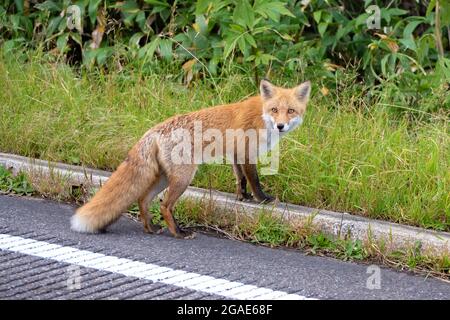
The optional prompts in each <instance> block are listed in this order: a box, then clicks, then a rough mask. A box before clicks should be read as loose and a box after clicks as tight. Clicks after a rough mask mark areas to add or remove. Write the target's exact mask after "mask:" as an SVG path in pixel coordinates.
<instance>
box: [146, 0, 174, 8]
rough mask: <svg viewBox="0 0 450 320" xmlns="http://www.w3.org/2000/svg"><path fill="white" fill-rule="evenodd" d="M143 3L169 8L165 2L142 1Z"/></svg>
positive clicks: (155, 0) (156, 0)
mask: <svg viewBox="0 0 450 320" xmlns="http://www.w3.org/2000/svg"><path fill="white" fill-rule="evenodd" d="M144 2H145V3H148V4H153V5H157V6H162V7H167V8H170V4H168V3H167V1H159V0H144Z"/></svg>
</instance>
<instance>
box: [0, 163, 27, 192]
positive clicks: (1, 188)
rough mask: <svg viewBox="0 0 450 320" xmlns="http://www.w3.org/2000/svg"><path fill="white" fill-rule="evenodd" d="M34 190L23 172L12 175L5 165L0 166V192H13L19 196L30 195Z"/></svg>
mask: <svg viewBox="0 0 450 320" xmlns="http://www.w3.org/2000/svg"><path fill="white" fill-rule="evenodd" d="M34 192H35V190H34V188H33V186H32V185H31V183H30V182H29V181H28V178H27V176H26V175H25V174H24V173H20V174H18V175H13V174H12V173H11V172H10V171H9V170H7V169H6V168H5V167H3V166H0V194H2V193H4V194H7V193H13V194H17V195H21V196H31V195H33V194H34Z"/></svg>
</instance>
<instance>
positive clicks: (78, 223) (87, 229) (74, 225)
mask: <svg viewBox="0 0 450 320" xmlns="http://www.w3.org/2000/svg"><path fill="white" fill-rule="evenodd" d="M70 226H71V229H72V230H73V231H77V232H81V233H96V232H97V230H95V229H94V228H92V226H90V225H89V223H88V222H87V221H86V220H85V219H83V217H82V216H80V215H79V214H74V215H73V216H72V218H71V219H70Z"/></svg>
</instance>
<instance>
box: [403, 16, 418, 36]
mask: <svg viewBox="0 0 450 320" xmlns="http://www.w3.org/2000/svg"><path fill="white" fill-rule="evenodd" d="M421 23H422V21H417V20H416V21H411V22H410V23H408V25H407V26H406V27H405V29H404V30H403V38H408V39H409V38H412V37H413V36H412V33H413V32H414V30H416V28H417V26H418V25H419V24H421Z"/></svg>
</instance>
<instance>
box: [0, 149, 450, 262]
mask: <svg viewBox="0 0 450 320" xmlns="http://www.w3.org/2000/svg"><path fill="white" fill-rule="evenodd" d="M0 165H3V166H5V167H7V168H9V169H12V170H13V171H14V172H18V171H38V172H41V173H44V174H45V173H50V172H52V173H54V174H60V175H62V176H66V177H67V178H69V179H70V181H71V182H73V183H76V184H81V183H86V182H89V183H92V184H94V185H97V186H98V185H100V184H103V183H104V182H105V181H106V180H107V179H108V177H109V176H110V175H111V173H110V172H107V171H101V170H94V169H88V168H83V167H79V166H72V165H67V164H62V163H55V162H49V161H44V160H39V159H32V158H27V157H22V156H17V155H11V154H5V153H0ZM183 196H184V197H185V198H190V199H193V200H197V201H198V200H205V199H207V200H213V201H214V205H215V206H216V207H217V208H220V209H223V211H224V212H230V213H233V214H234V213H235V212H245V213H247V214H256V213H258V212H261V211H262V210H266V211H271V212H272V213H274V214H276V215H279V216H281V217H283V218H284V219H286V220H287V221H294V220H299V219H303V220H304V219H311V218H312V219H313V224H314V225H315V226H316V227H318V228H319V229H320V230H322V231H323V232H326V233H328V234H332V235H335V236H347V237H351V238H352V239H360V240H366V239H368V238H369V237H370V238H371V239H373V240H377V241H379V240H384V241H386V244H387V245H388V246H389V247H390V248H404V247H411V246H412V245H414V244H416V243H417V242H420V245H421V248H422V249H424V250H427V251H433V252H435V253H437V254H439V253H443V252H450V233H448V232H439V231H433V230H426V229H422V228H417V227H412V226H405V225H401V224H397V223H392V222H386V221H379V220H373V219H368V218H364V217H360V216H355V215H351V214H349V213H339V212H333V211H328V210H318V209H312V208H307V207H303V206H298V205H293V204H288V203H279V204H277V205H273V204H271V205H270V204H269V205H260V204H256V203H250V202H240V201H236V199H235V196H234V195H233V194H229V193H224V192H218V191H211V190H205V189H200V188H195V187H189V188H188V190H187V191H186V192H185V194H184V195H183Z"/></svg>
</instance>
